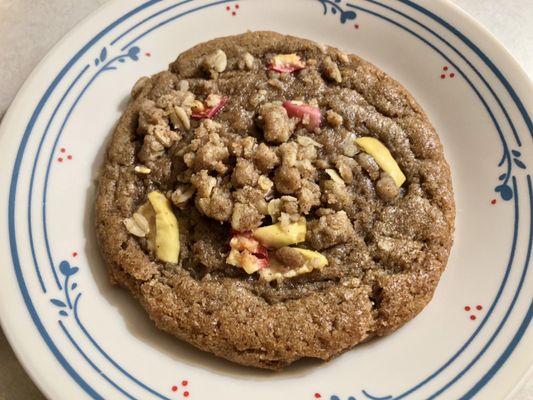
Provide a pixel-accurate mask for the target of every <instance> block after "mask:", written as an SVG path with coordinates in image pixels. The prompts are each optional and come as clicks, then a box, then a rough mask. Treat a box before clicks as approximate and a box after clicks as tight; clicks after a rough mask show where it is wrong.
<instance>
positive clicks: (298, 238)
mask: <svg viewBox="0 0 533 400" xmlns="http://www.w3.org/2000/svg"><path fill="white" fill-rule="evenodd" d="M306 233H307V223H306V221H305V218H304V217H302V218H300V219H299V220H298V221H296V222H291V223H290V224H287V225H285V226H284V225H282V224H281V222H278V223H276V224H273V225H268V226H262V227H260V228H257V229H255V230H254V231H252V234H253V236H254V237H255V238H256V239H257V240H258V241H259V243H261V244H262V245H263V246H265V247H268V248H270V249H279V248H280V247H283V246H288V245H291V244H296V243H300V242H303V241H305V234H306Z"/></svg>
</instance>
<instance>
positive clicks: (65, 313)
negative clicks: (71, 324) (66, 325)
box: [59, 310, 68, 317]
mask: <svg viewBox="0 0 533 400" xmlns="http://www.w3.org/2000/svg"><path fill="white" fill-rule="evenodd" d="M59 315H62V316H63V317H66V316H67V315H68V313H67V312H66V311H65V310H61V311H59Z"/></svg>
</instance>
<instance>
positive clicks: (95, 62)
mask: <svg viewBox="0 0 533 400" xmlns="http://www.w3.org/2000/svg"><path fill="white" fill-rule="evenodd" d="M98 64H100V60H99V59H98V58H95V59H94V65H95V66H97V67H98Z"/></svg>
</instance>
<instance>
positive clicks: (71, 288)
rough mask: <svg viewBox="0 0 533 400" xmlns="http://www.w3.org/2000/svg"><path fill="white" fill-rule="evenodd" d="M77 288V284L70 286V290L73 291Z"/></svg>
mask: <svg viewBox="0 0 533 400" xmlns="http://www.w3.org/2000/svg"><path fill="white" fill-rule="evenodd" d="M77 287H78V284H77V283H76V282H74V283H73V284H72V286H71V287H70V290H74V289H76V288H77Z"/></svg>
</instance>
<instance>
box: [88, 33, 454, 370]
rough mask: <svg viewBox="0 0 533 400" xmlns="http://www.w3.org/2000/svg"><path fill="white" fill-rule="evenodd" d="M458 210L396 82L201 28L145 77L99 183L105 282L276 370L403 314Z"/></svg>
mask: <svg viewBox="0 0 533 400" xmlns="http://www.w3.org/2000/svg"><path fill="white" fill-rule="evenodd" d="M454 217H455V206H454V199H453V191H452V185H451V178H450V170H449V167H448V164H447V163H446V161H445V158H444V153H443V149H442V145H441V143H440V141H439V138H438V136H437V134H436V132H435V130H434V128H433V127H432V126H431V123H430V122H429V120H428V118H427V116H426V114H425V113H424V111H423V110H422V109H421V107H420V106H419V105H418V104H417V103H416V101H415V100H414V99H413V98H412V96H411V95H410V94H409V93H408V92H407V91H406V89H405V88H403V87H402V86H401V85H400V84H398V83H397V82H396V81H394V80H393V79H391V78H390V77H389V76H387V75H386V74H385V73H383V72H382V71H380V70H379V69H378V68H376V67H375V66H373V65H372V64H370V63H368V62H366V61H364V60H362V59H361V58H359V57H357V56H354V55H347V54H345V53H343V52H341V51H339V50H337V49H335V48H332V47H327V46H324V45H321V44H317V43H314V42H312V41H309V40H305V39H300V38H296V37H292V36H285V35H281V34H278V33H273V32H250V33H245V34H242V35H237V36H230V37H225V38H219V39H215V40H212V41H209V42H206V43H203V44H200V45H198V46H195V47H193V48H192V49H190V50H188V51H185V52H184V53H182V54H181V55H180V56H179V57H178V58H177V59H176V61H174V62H173V63H172V64H170V67H169V70H168V71H164V72H161V73H158V74H156V75H154V76H152V77H143V78H141V79H140V80H139V81H138V82H137V83H136V84H135V85H134V87H133V89H132V92H131V99H130V102H129V104H128V106H127V109H126V111H125V112H124V114H123V116H122V118H121V119H120V121H119V122H118V125H117V126H116V129H115V131H114V133H113V137H112V139H111V142H110V144H109V146H108V149H107V155H106V158H105V162H104V165H103V167H102V172H101V176H100V179H99V183H98V193H97V198H96V231H97V236H98V239H99V243H100V247H101V251H102V254H103V256H104V259H105V261H106V264H107V266H108V270H109V275H110V277H111V280H112V282H113V283H115V284H117V285H120V286H122V287H125V288H127V289H128V290H129V291H130V292H131V293H132V295H133V296H134V297H135V298H136V299H137V300H138V301H139V302H140V303H141V304H142V306H143V307H144V308H145V309H146V311H147V313H148V314H149V316H150V318H151V319H152V320H153V321H154V322H155V324H156V325H157V327H158V328H160V329H161V330H163V331H166V332H168V333H170V334H172V335H174V336H176V337H177V338H179V339H181V340H184V341H187V342H189V343H191V344H192V345H194V346H196V347H197V348H199V349H201V350H204V351H207V352H210V353H213V354H215V355H217V356H220V357H224V358H226V359H228V360H231V361H234V362H236V363H239V364H242V365H247V366H254V367H260V368H268V369H280V368H283V367H285V366H287V365H289V364H291V363H292V362H294V361H296V360H298V359H300V358H318V359H322V360H329V359H331V358H332V357H334V356H336V355H338V354H340V353H342V352H344V351H346V350H348V349H350V348H352V347H353V346H355V345H357V344H358V343H361V342H363V341H367V340H369V339H371V338H374V337H379V336H383V335H387V334H389V333H391V332H393V331H394V330H396V329H398V328H399V327H400V326H402V325H403V324H404V323H405V322H407V321H409V320H410V319H411V318H413V317H414V316H415V315H416V314H417V313H419V312H420V311H421V310H422V309H423V308H424V306H425V305H426V304H427V303H428V302H429V301H430V299H431V298H432V296H433V292H434V290H435V288H436V286H437V284H438V281H439V278H440V275H441V273H442V272H443V270H444V268H445V266H446V262H447V259H448V255H449V252H450V248H451V246H452V240H453V229H454Z"/></svg>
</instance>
